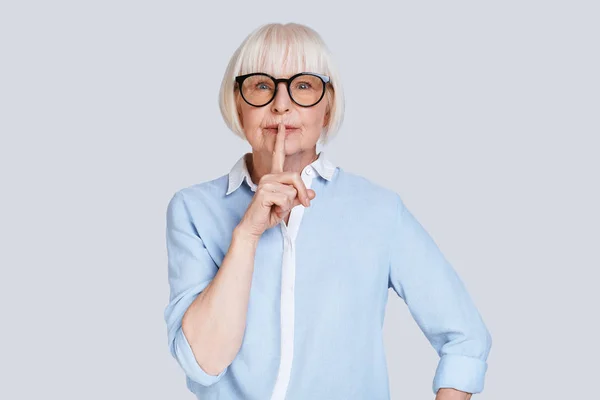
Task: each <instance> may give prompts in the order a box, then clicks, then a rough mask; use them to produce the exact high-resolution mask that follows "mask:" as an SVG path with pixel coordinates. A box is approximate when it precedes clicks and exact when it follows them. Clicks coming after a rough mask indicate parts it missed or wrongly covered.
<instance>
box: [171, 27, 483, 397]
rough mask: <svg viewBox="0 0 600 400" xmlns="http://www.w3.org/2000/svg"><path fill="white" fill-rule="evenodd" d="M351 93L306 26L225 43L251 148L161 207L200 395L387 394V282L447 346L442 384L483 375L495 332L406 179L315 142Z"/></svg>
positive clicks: (455, 391)
mask: <svg viewBox="0 0 600 400" xmlns="http://www.w3.org/2000/svg"><path fill="white" fill-rule="evenodd" d="M343 101H344V100H343V92H342V85H341V82H340V79H339V76H338V73H337V71H336V68H335V66H334V63H333V61H332V57H331V55H330V53H329V51H328V49H327V47H326V46H325V44H324V43H323V41H322V39H321V37H320V36H319V35H318V34H317V33H316V32H315V31H313V30H312V29H310V28H308V27H306V26H303V25H299V24H287V25H281V24H269V25H264V26H262V27H259V28H258V29H256V30H255V31H254V32H252V33H251V34H250V35H249V36H248V37H247V38H246V39H245V40H244V42H243V43H242V44H241V46H240V47H239V48H238V49H237V51H236V52H235V53H234V54H233V57H232V58H231V61H230V63H229V66H228V68H227V71H226V72H225V76H224V78H223V82H222V86H221V92H220V107H221V112H222V114H223V117H224V119H225V122H226V124H227V126H228V127H229V128H230V129H231V130H232V131H233V132H235V133H236V134H237V135H239V136H241V137H242V138H244V139H245V140H247V141H248V143H249V144H250V146H251V148H252V152H251V153H246V154H244V155H242V156H241V157H240V158H239V160H238V161H237V163H236V164H235V165H234V166H233V168H232V169H231V171H230V172H229V173H228V174H225V175H223V176H220V177H218V178H216V179H214V180H211V181H207V182H203V183H198V184H195V185H191V186H189V187H186V188H182V189H180V190H179V191H177V192H176V193H175V194H174V195H173V197H172V198H171V200H170V202H169V204H168V209H167V237H166V239H167V250H168V271H169V275H168V276H169V285H170V290H171V293H170V301H169V304H168V306H167V307H166V309H165V320H166V323H167V327H168V341H169V346H170V351H171V354H172V355H173V357H175V359H176V360H177V362H178V363H179V365H180V366H181V368H182V369H183V371H184V372H185V374H186V383H187V387H188V388H189V390H191V391H192V392H193V393H194V394H195V395H196V396H197V397H198V399H202V400H212V399H215V400H216V399H220V400H228V399H244V400H246V399H257V400H269V399H270V400H278V399H288V400H350V399H365V400H381V399H389V396H390V395H389V382H388V375H387V368H386V359H385V352H384V346H383V337H382V327H383V322H384V311H385V308H386V301H387V299H388V291H389V288H393V290H394V291H395V292H396V293H397V294H398V296H400V297H401V298H402V299H403V300H404V302H405V303H406V305H407V306H408V308H409V310H410V313H411V315H412V316H413V317H414V319H415V321H416V323H417V324H418V325H419V327H420V328H421V330H422V331H423V333H424V334H425V336H426V337H427V339H428V340H429V342H430V343H431V345H432V346H433V347H434V348H435V350H436V351H437V353H438V355H439V356H440V360H439V364H438V366H437V370H436V372H435V376H434V378H433V392H434V393H435V394H436V399H438V400H442V399H447V400H449V399H468V398H470V396H471V393H478V392H480V391H482V390H483V384H484V376H485V372H486V369H487V363H486V359H487V356H488V353H489V351H490V347H491V336H490V334H489V332H488V330H487V328H486V326H485V325H484V323H483V320H482V318H481V316H480V314H479V312H478V311H477V309H476V307H475V305H474V303H473V302H472V300H471V298H470V296H469V294H468V292H467V291H466V289H465V286H464V284H463V283H462V281H461V279H460V278H459V276H457V273H456V272H455V271H454V269H453V268H452V266H451V265H450V264H449V263H448V262H447V261H446V259H445V258H444V256H443V255H442V253H441V252H440V250H439V249H438V247H437V246H436V244H435V243H434V241H433V240H432V238H431V237H430V236H429V235H428V233H427V232H426V231H425V230H424V228H423V227H422V226H421V225H420V224H419V222H418V221H417V220H416V219H415V217H414V216H413V215H412V214H411V212H410V211H409V210H408V209H407V207H406V205H405V204H404V203H403V201H402V200H401V198H400V197H399V195H398V194H397V193H395V192H394V191H392V190H390V189H386V188H384V187H382V186H380V185H377V184H375V183H373V182H370V181H369V180H367V179H366V178H364V177H361V176H359V175H356V174H353V173H350V172H347V171H345V170H344V169H343V168H341V167H340V166H337V165H335V164H334V163H333V162H332V161H331V160H330V159H328V158H327V157H326V155H325V154H324V152H323V151H321V152H319V153H318V154H317V151H316V145H317V142H318V141H319V140H321V141H322V142H323V143H325V142H326V141H327V140H328V139H329V138H330V137H331V136H332V135H334V134H335V133H336V131H337V130H338V129H339V127H340V125H341V122H342V119H343V113H344V102H343Z"/></svg>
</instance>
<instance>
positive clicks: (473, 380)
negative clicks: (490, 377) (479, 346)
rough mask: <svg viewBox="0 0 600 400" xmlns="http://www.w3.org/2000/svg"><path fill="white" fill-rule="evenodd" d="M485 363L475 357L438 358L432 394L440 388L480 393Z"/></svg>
mask: <svg viewBox="0 0 600 400" xmlns="http://www.w3.org/2000/svg"><path fill="white" fill-rule="evenodd" d="M486 371H487V363H486V362H485V361H482V360H480V359H478V358H475V357H468V356H463V355H458V354H445V355H443V356H442V357H441V358H440V362H439V363H438V367H437V370H436V372H435V378H434V379H433V393H434V394H437V392H438V390H439V389H440V388H452V389H456V390H460V391H463V392H466V393H480V392H481V391H482V390H483V383H484V379H485V372H486Z"/></svg>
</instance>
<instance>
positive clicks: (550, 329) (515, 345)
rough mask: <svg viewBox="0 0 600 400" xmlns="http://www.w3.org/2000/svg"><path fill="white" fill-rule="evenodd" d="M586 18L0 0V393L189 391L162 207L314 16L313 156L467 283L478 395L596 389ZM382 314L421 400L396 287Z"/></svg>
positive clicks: (596, 99) (426, 372)
mask: <svg viewBox="0 0 600 400" xmlns="http://www.w3.org/2000/svg"><path fill="white" fill-rule="evenodd" d="M599 18H600V6H599V5H598V3H597V2H595V1H587V2H585V1H573V0H571V1H566V0H565V1H560V2H559V1H532V0H526V1H524V0H519V1H514V0H512V1H497V2H493V3H487V2H486V3H485V4H484V2H480V1H459V2H446V1H433V2H391V1H389V2H382V1H369V2H364V3H363V4H360V3H354V4H352V3H342V2H341V1H337V2H324V1H303V2H301V3H290V2H282V1H277V2H275V1H273V2H256V1H255V2H252V1H250V2H241V1H240V2H237V3H232V2H216V3H212V4H208V3H201V2H196V1H179V2H166V1H162V2H158V1H131V0H127V1H125V0H120V1H95V2H91V1H87V2H82V1H53V2H43V1H37V2H35V1H5V2H2V4H1V5H0V46H1V47H0V132H1V134H2V135H1V142H0V163H1V165H0V167H1V168H0V171H1V172H0V174H1V178H2V179H1V186H0V187H1V189H0V190H1V193H2V195H1V197H0V199H1V200H0V201H1V207H0V213H1V220H0V229H1V239H2V241H1V251H0V257H1V260H0V265H1V271H2V272H1V276H0V296H1V299H0V300H1V302H0V304H1V305H0V307H1V310H0V311H1V315H2V320H3V322H2V329H1V330H0V332H1V333H0V335H1V341H0V367H1V371H0V372H1V376H2V378H0V381H1V383H0V398H2V399H7V400H13V399H15V400H16V399H42V398H44V399H45V398H60V399H65V400H66V399H89V400H95V399H190V400H191V399H192V398H194V397H193V395H192V394H191V393H190V392H188V390H187V388H186V387H185V379H184V375H183V372H182V370H181V369H180V368H179V366H178V365H177V364H176V361H175V360H174V359H173V358H172V357H171V355H170V353H169V351H168V346H167V336H166V334H167V332H166V325H165V323H164V320H163V311H164V308H165V306H166V304H167V302H168V282H167V264H166V245H165V215H166V206H167V203H168V200H169V199H170V198H171V196H172V195H173V194H174V192H175V191H177V190H178V189H180V188H183V187H186V186H189V185H192V184H195V183H199V182H203V181H206V180H210V179H214V178H216V177H218V176H221V175H223V174H226V173H227V172H228V171H229V169H230V168H231V166H232V165H233V163H234V162H235V161H236V160H237V159H238V157H239V156H240V155H241V154H242V153H243V152H245V151H249V150H250V147H249V145H248V144H247V143H246V142H244V141H243V140H241V139H239V138H238V137H236V136H234V134H233V133H231V132H230V131H228V130H227V128H226V127H225V125H224V123H223V121H222V119H221V115H220V113H219V109H218V105H217V95H218V90H219V85H220V82H221V79H222V76H223V73H224V71H225V67H226V64H227V62H228V60H229V58H230V56H231V54H232V53H233V52H234V50H235V49H236V48H237V46H238V45H239V44H240V43H241V41H242V40H243V39H244V38H245V37H246V35H247V34H249V33H250V32H251V31H252V30H254V29H255V28H257V27H258V26H259V25H262V24H264V23H269V22H283V23H285V22H298V23H302V24H306V25H308V26H310V27H312V28H314V29H315V30H317V32H319V33H320V34H321V35H322V37H323V39H324V40H325V42H326V43H327V45H328V46H329V48H330V49H331V51H332V53H333V55H334V58H335V60H336V61H337V63H338V65H339V68H340V72H341V74H342V79H343V85H344V87H345V91H346V101H347V107H346V118H345V121H344V124H343V127H342V130H341V131H340V133H339V135H338V136H337V137H336V138H334V139H333V140H332V142H331V143H330V144H328V145H327V147H326V148H321V147H320V148H319V149H318V150H321V149H323V150H325V151H327V152H328V153H329V155H330V157H331V158H332V160H334V161H335V162H336V163H337V164H338V165H340V166H342V167H343V168H345V169H346V170H348V171H351V172H355V173H358V174H361V175H363V176H365V177H367V178H369V179H371V180H373V181H375V182H377V183H380V184H382V185H385V186H387V187H388V188H390V189H393V190H395V191H397V192H398V193H399V194H400V195H401V196H402V197H403V199H404V201H405V203H406V205H407V206H408V207H409V208H410V209H411V210H412V211H413V213H414V214H415V216H416V217H417V219H418V220H419V221H420V222H421V223H422V224H423V226H424V227H425V228H426V230H427V231H428V232H429V233H430V234H431V235H432V237H433V238H434V239H435V241H436V243H437V244H438V246H439V247H440V249H441V250H442V252H443V253H444V254H445V256H446V257H447V259H448V260H449V261H450V262H451V264H452V265H453V267H454V268H455V269H456V270H457V272H458V273H459V275H460V276H461V278H462V279H463V281H464V283H465V285H466V287H467V289H468V291H469V293H470V294H471V296H472V297H473V300H474V301H475V303H476V305H477V307H478V309H479V311H480V312H481V314H482V316H483V319H484V321H485V323H486V325H487V326H488V328H489V330H490V332H491V334H492V337H493V346H492V350H491V353H490V356H489V358H488V364H489V368H488V372H487V375H486V382H485V389H484V391H483V393H481V394H479V395H475V396H473V397H474V398H477V399H481V400H492V399H493V400H496V399H565V398H569V399H580V398H581V399H582V398H591V397H594V395H595V394H594V392H596V393H597V388H596V387H595V386H594V385H593V384H592V382H593V381H594V380H595V379H596V378H597V376H598V368H597V360H598V358H599V357H600V351H599V347H598V345H597V343H598V332H599V330H598V327H599V321H598V319H599V318H598V315H599V314H600V313H599V310H598V308H599V307H598V304H599V301H598V294H597V293H598V289H597V282H598V279H599V278H600V274H599V272H598V271H599V269H600V256H599V254H598V251H599V250H600V233H599V232H600V230H599V228H598V227H599V224H600V212H599V206H600V194H599V191H600V183H599V182H600V178H599V172H600V161H599V158H600V157H599V148H600V146H599V135H600V118H599V116H600V115H599V114H600V78H599V76H600V74H599V71H600V54H599V49H600V43H599V42H600V24H599V23H598V20H599ZM384 328H385V330H384V335H385V345H386V356H387V362H388V369H389V378H390V388H391V394H392V399H394V400H401V399H433V398H434V396H433V393H432V391H431V383H432V379H433V376H434V372H435V368H436V365H437V361H438V356H437V354H436V353H435V351H434V350H433V348H432V347H431V345H430V344H429V343H428V342H427V340H426V338H425V336H424V335H423V334H422V332H421V331H420V330H419V327H418V326H417V324H416V323H415V322H414V320H413V319H412V318H411V316H410V314H409V312H408V309H407V307H406V305H405V304H404V302H403V301H402V300H401V299H400V298H398V297H397V295H396V294H395V293H394V292H393V291H391V290H390V299H389V303H388V308H387V313H386V319H385V327H384ZM364 367H365V368H369V366H368V365H365V366H364ZM315 400H321V399H315ZM374 400H376V399H374Z"/></svg>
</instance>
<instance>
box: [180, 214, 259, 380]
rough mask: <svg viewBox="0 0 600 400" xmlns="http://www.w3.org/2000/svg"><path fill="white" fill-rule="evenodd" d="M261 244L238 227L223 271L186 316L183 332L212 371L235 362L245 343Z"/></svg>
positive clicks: (208, 371)
mask: <svg viewBox="0 0 600 400" xmlns="http://www.w3.org/2000/svg"><path fill="white" fill-rule="evenodd" d="M257 245H258V240H257V239H256V238H255V237H254V236H252V235H247V234H245V232H244V231H243V229H242V228H240V227H239V226H238V227H237V228H235V230H234V233H233V236H232V240H231V245H230V247H229V250H228V251H227V254H226V255H225V257H224V259H223V263H222V264H221V266H220V268H219V271H218V272H217V274H216V275H215V277H214V279H213V280H212V281H211V282H210V283H209V284H208V286H207V287H206V288H205V289H204V290H203V291H202V292H201V293H200V294H199V295H198V297H196V299H195V300H194V302H193V303H192V304H191V305H190V307H189V308H188V309H187V311H186V313H185V314H184V316H183V321H182V329H183V333H184V335H185V336H186V338H187V340H188V342H189V344H190V347H191V348H192V351H193V353H194V355H195V357H196V361H197V362H198V364H199V365H200V366H201V367H202V369H204V371H206V373H208V374H210V375H218V374H219V373H221V372H222V371H223V370H224V369H225V368H226V367H227V366H228V365H229V364H231V362H232V361H233V359H234V358H235V356H236V355H237V353H238V351H239V349H240V347H241V345H242V340H243V337H244V330H245V327H246V315H247V311H248V301H249V297H250V286H251V283H252V274H253V272H254V256H255V253H256V247H257Z"/></svg>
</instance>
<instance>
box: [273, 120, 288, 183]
mask: <svg viewBox="0 0 600 400" xmlns="http://www.w3.org/2000/svg"><path fill="white" fill-rule="evenodd" d="M284 161H285V125H284V124H283V123H281V124H279V126H278V127H277V136H276V137H275V148H274V149H273V160H272V164H271V173H281V172H283V162H284Z"/></svg>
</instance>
